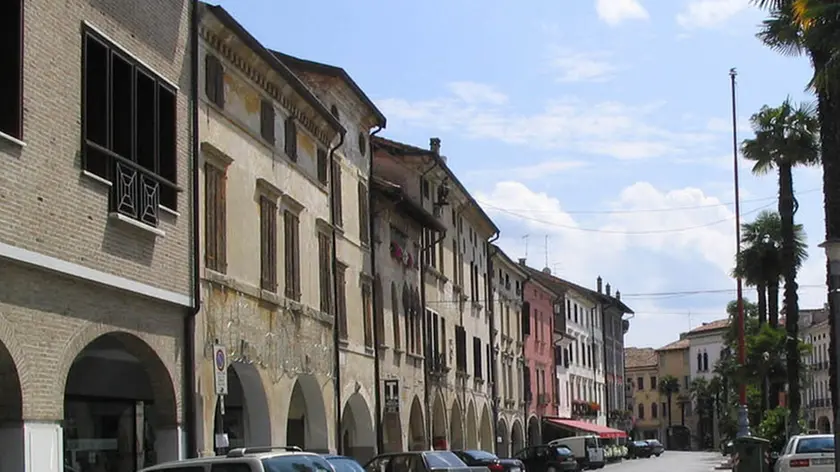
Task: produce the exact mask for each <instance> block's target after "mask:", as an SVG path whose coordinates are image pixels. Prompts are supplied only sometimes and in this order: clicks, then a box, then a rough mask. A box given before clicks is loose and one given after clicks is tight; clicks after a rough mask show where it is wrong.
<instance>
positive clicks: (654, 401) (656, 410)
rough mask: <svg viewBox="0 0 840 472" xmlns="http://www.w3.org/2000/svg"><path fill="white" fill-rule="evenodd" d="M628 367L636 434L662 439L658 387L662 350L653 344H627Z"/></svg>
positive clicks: (630, 401)
mask: <svg viewBox="0 0 840 472" xmlns="http://www.w3.org/2000/svg"><path fill="white" fill-rule="evenodd" d="M624 369H625V372H626V373H625V377H626V383H627V386H628V387H627V389H628V393H629V394H631V395H632V398H628V409H630V410H631V411H632V412H633V437H634V438H639V439H659V438H660V437H661V434H660V433H661V429H662V417H661V415H660V413H661V405H660V400H659V390H658V389H657V377H658V375H659V354H658V353H657V352H656V350H655V349H652V348H637V347H628V348H625V349H624ZM628 396H629V395H628Z"/></svg>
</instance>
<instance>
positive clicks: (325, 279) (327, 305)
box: [318, 233, 334, 315]
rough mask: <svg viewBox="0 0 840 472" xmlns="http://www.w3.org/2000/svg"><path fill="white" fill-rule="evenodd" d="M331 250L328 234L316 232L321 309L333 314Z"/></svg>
mask: <svg viewBox="0 0 840 472" xmlns="http://www.w3.org/2000/svg"><path fill="white" fill-rule="evenodd" d="M331 253H332V252H331V251H330V240H329V236H328V235H326V234H325V233H318V265H319V268H320V277H319V280H320V284H319V285H320V289H321V311H322V312H324V313H329V314H332V315H334V313H333V310H332V293H331V290H330V289H331V288H332V287H331V286H330V285H331V284H330V274H331V273H332V267H331V262H332V260H331V257H330V255H331Z"/></svg>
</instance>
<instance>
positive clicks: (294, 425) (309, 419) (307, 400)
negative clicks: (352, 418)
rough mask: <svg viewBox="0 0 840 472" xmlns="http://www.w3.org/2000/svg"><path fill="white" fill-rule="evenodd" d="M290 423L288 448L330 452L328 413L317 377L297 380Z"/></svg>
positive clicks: (287, 440)
mask: <svg viewBox="0 0 840 472" xmlns="http://www.w3.org/2000/svg"><path fill="white" fill-rule="evenodd" d="M287 418H288V419H287V420H286V445H289V446H298V447H300V448H302V449H307V450H310V451H317V452H329V437H328V434H327V413H326V411H325V409H324V397H323V395H322V394H321V388H320V386H319V385H318V381H317V380H316V379H315V377H313V376H311V375H308V374H303V375H299V376H298V378H297V380H295V386H294V387H293V388H292V396H291V398H290V399H289V414H288V416H287Z"/></svg>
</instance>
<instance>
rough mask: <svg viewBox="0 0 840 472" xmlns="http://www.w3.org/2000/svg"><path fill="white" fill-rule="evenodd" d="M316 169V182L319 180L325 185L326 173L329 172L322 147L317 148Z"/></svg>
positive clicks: (325, 152) (324, 150) (325, 154)
mask: <svg viewBox="0 0 840 472" xmlns="http://www.w3.org/2000/svg"><path fill="white" fill-rule="evenodd" d="M317 167H318V169H317V171H318V182H321V183H322V184H324V185H327V180H328V178H327V173H328V172H329V168H328V167H327V151H326V149H323V148H318V162H317Z"/></svg>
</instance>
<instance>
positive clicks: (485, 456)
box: [464, 451, 498, 461]
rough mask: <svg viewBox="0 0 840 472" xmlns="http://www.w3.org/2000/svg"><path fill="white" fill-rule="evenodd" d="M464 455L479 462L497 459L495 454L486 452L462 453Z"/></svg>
mask: <svg viewBox="0 0 840 472" xmlns="http://www.w3.org/2000/svg"><path fill="white" fill-rule="evenodd" d="M464 454H466V455H468V456H470V457H472V458H473V459H475V460H479V461H485V460H494V459H498V456H496V454H493V453H492V452H487V451H464Z"/></svg>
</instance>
